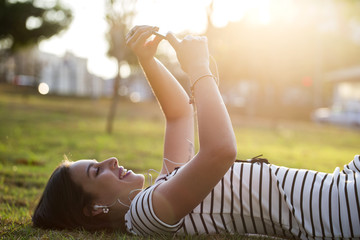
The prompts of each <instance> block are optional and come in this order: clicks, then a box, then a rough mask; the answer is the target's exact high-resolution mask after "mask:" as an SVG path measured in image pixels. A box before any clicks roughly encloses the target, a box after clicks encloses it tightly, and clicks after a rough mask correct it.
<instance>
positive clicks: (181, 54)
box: [166, 33, 210, 80]
mask: <svg viewBox="0 0 360 240" xmlns="http://www.w3.org/2000/svg"><path fill="white" fill-rule="evenodd" d="M166 39H167V40H168V41H169V43H170V44H171V46H172V47H173V48H174V49H175V51H176V55H177V58H178V60H179V62H180V65H181V68H182V69H183V70H184V71H185V72H186V73H187V74H188V75H189V77H190V79H191V80H194V79H195V78H197V77H199V76H200V75H202V74H208V73H209V72H210V70H209V50H208V45H207V38H206V37H204V36H202V37H200V36H186V37H185V38H184V39H183V40H181V41H179V40H178V39H177V38H176V37H175V35H174V34H172V33H168V34H167V35H166Z"/></svg>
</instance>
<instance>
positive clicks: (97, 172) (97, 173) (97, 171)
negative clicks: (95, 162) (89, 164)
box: [95, 167, 100, 176]
mask: <svg viewBox="0 0 360 240" xmlns="http://www.w3.org/2000/svg"><path fill="white" fill-rule="evenodd" d="M99 172H100V167H97V168H96V171H95V176H97V175H99Z"/></svg>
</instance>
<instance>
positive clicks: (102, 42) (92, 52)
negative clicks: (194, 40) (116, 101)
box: [29, 0, 271, 78]
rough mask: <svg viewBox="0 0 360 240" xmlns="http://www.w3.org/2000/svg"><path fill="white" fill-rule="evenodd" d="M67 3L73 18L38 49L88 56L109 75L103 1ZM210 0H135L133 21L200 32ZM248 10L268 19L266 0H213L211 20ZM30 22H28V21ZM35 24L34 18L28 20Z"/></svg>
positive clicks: (261, 20) (97, 70)
mask: <svg viewBox="0 0 360 240" xmlns="http://www.w3.org/2000/svg"><path fill="white" fill-rule="evenodd" d="M62 2H63V3H64V4H65V5H66V6H68V7H70V8H71V9H72V11H73V14H74V20H73V22H72V24H71V26H70V27H69V29H68V30H67V31H65V32H63V33H62V34H60V35H58V36H55V37H53V38H51V39H50V40H47V41H43V42H42V43H41V44H40V49H41V50H42V51H45V52H50V53H53V54H56V55H59V56H61V55H64V54H65V52H67V51H69V52H72V53H74V54H75V55H76V56H79V57H83V58H87V59H88V69H89V72H90V73H93V74H95V75H98V76H100V77H103V78H112V77H114V76H115V74H116V71H117V64H116V61H115V60H114V59H110V58H109V57H108V56H107V50H108V43H107V41H106V37H105V34H106V32H107V28H108V27H107V23H106V20H105V6H104V2H103V1H88V0H77V1H72V0H62ZM210 3H211V1H210V0H197V1H193V0H151V1H150V0H138V10H137V12H138V15H137V17H136V18H135V20H134V25H137V24H147V25H154V26H158V27H160V29H161V31H162V32H167V31H172V32H174V33H180V32H183V31H185V30H189V31H191V32H193V33H199V34H201V33H203V32H204V31H205V30H206V26H207V11H208V9H209V5H210ZM247 14H250V16H251V19H252V21H253V22H254V23H256V24H269V23H270V22H271V14H270V0H215V1H214V5H213V14H212V22H213V24H214V25H215V26H217V27H223V26H225V25H226V24H227V23H228V22H229V21H238V20H241V19H242V18H243V17H244V16H245V15H247ZM30 23H31V24H30ZM29 24H30V25H31V26H30V25H29V26H30V27H35V26H36V22H35V21H33V22H29Z"/></svg>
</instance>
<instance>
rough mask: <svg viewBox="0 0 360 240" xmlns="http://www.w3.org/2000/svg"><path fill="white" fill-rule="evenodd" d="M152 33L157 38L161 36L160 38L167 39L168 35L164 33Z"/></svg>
mask: <svg viewBox="0 0 360 240" xmlns="http://www.w3.org/2000/svg"><path fill="white" fill-rule="evenodd" d="M152 33H153V34H154V35H156V36H159V37H161V38H163V39H165V38H166V34H164V33H160V32H156V31H153V32H152Z"/></svg>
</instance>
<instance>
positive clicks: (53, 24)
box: [0, 0, 72, 81]
mask: <svg viewBox="0 0 360 240" xmlns="http://www.w3.org/2000/svg"><path fill="white" fill-rule="evenodd" d="M71 21H72V13H71V11H70V10H69V9H67V8H65V7H63V6H62V5H61V4H60V2H59V0H56V1H36V0H27V1H9V0H0V56H1V55H2V56H1V57H0V59H1V58H2V59H5V58H6V56H10V55H11V54H14V53H16V52H17V51H19V50H20V49H23V48H25V47H31V46H34V45H36V44H37V43H38V42H40V41H41V40H43V39H47V38H50V37H52V36H53V35H55V34H57V33H59V32H60V31H62V30H64V29H66V28H67V27H68V26H69V24H70V22H71ZM0 81H1V79H0Z"/></svg>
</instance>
